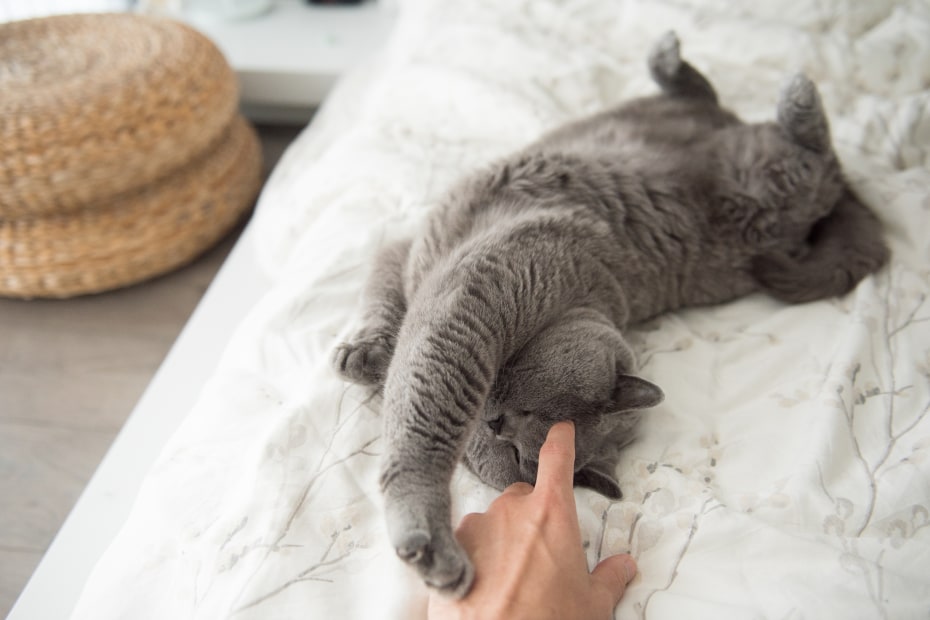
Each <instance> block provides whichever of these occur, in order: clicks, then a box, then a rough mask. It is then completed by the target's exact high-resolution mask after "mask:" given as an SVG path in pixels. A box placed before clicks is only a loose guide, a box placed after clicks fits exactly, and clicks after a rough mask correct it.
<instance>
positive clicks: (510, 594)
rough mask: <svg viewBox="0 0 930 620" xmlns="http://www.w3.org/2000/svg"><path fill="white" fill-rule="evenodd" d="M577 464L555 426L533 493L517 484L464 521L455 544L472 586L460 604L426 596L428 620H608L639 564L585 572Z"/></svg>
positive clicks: (564, 431)
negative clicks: (465, 558) (471, 572)
mask: <svg viewBox="0 0 930 620" xmlns="http://www.w3.org/2000/svg"><path fill="white" fill-rule="evenodd" d="M574 463H575V427H574V425H573V424H571V423H570V422H559V423H558V424H555V425H554V426H553V427H552V428H551V429H550V430H549V435H548V437H547V438H546V443H544V444H543V446H542V448H541V449H540V451H539V472H538V474H537V476H536V487H535V488H534V487H533V486H532V485H529V484H527V483H525V482H518V483H516V484H513V485H511V486H509V487H507V488H506V489H505V490H504V491H503V493H501V495H500V497H498V498H497V499H496V500H494V502H492V503H491V505H490V506H489V507H488V511H487V512H485V513H481V514H477V513H473V514H468V515H465V518H463V519H462V523H461V524H460V525H459V527H458V530H457V531H456V538H458V541H459V543H461V545H462V547H464V548H465V550H466V551H467V552H468V555H469V557H470V558H471V560H472V562H473V563H474V565H475V581H474V585H473V586H472V589H471V591H470V592H469V593H468V595H467V596H465V598H463V599H459V600H451V599H448V598H445V597H443V596H442V595H439V594H436V593H432V594H430V600H429V614H428V615H429V618H430V619H431V620H447V619H471V618H475V619H481V620H495V619H504V618H506V619H507V620H520V619H528V618H532V619H533V620H549V619H552V620H562V619H565V618H572V619H578V620H586V619H588V618H596V619H599V620H602V619H607V618H611V617H612V616H613V610H614V608H615V607H616V606H617V603H618V602H619V601H620V597H621V596H623V592H624V590H625V589H626V585H627V583H629V582H630V580H631V579H632V578H633V576H634V575H635V574H636V563H635V562H634V561H633V558H631V557H630V556H629V555H614V556H611V557H609V558H607V559H605V560H603V561H602V562H601V563H600V564H598V565H597V566H596V567H595V569H594V571H593V572H590V573H589V572H588V566H587V562H586V560H585V555H584V551H583V550H582V547H581V529H580V528H579V526H578V513H577V512H576V509H575V495H574V493H573V491H572V478H573V476H574Z"/></svg>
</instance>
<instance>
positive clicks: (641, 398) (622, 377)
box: [611, 374, 665, 411]
mask: <svg viewBox="0 0 930 620" xmlns="http://www.w3.org/2000/svg"><path fill="white" fill-rule="evenodd" d="M663 400H665V394H664V393H663V392H662V390H661V389H659V386H657V385H656V384H654V383H650V382H649V381H646V380H645V379H640V378H639V377H634V376H633V375H626V374H618V375H617V382H616V383H615V384H614V391H613V394H611V406H612V407H613V408H614V410H615V411H632V410H635V409H648V408H649V407H655V406H656V405H658V404H659V403H661V402H662V401H663Z"/></svg>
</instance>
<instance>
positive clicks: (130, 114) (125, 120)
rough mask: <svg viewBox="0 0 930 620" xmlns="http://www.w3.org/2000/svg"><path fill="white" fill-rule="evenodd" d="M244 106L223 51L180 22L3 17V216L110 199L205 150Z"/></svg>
mask: <svg viewBox="0 0 930 620" xmlns="http://www.w3.org/2000/svg"><path fill="white" fill-rule="evenodd" d="M236 104H237V96H236V81H235V76H234V75H233V73H232V70H231V69H230V67H229V65H228V64H227V63H226V61H225V60H224V58H223V56H222V54H221V53H220V52H219V51H218V50H217V49H216V47H215V46H214V45H213V44H212V43H211V42H210V41H209V40H208V39H206V38H205V37H204V36H202V35H200V34H198V33H197V32H195V31H194V30H192V29H190V28H188V27H186V26H184V25H182V24H180V23H178V22H174V21H170V20H166V19H155V18H151V17H143V16H140V15H133V14H104V15H66V16H56V17H49V18H41V19H32V20H25V21H20V22H10V23H7V24H0V217H18V216H22V215H36V214H43V213H56V214H61V213H66V212H68V211H76V210H78V209H87V208H89V205H95V204H107V199H109V198H111V197H113V196H116V195H118V194H120V193H122V192H124V191H126V190H128V189H131V188H134V187H138V186H139V185H141V184H143V183H148V182H150V181H154V180H156V179H159V178H161V177H163V176H164V175H165V174H166V173H167V172H168V171H170V170H173V169H174V168H176V167H177V165H178V162H183V161H186V160H188V159H190V158H191V157H192V156H194V155H195V154H198V153H201V152H202V151H203V150H204V148H205V147H206V146H207V145H208V144H210V143H212V142H214V141H215V140H216V138H217V136H218V135H219V134H220V132H222V131H223V130H224V129H225V128H226V127H227V126H228V125H229V122H230V121H231V119H232V117H233V116H234V114H235V113H236Z"/></svg>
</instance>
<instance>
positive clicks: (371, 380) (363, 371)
mask: <svg viewBox="0 0 930 620" xmlns="http://www.w3.org/2000/svg"><path fill="white" fill-rule="evenodd" d="M409 251H410V240H404V241H401V242H397V243H393V244H390V245H387V246H385V247H384V248H383V249H382V250H381V251H380V252H378V254H377V256H376V257H375V262H374V267H373V269H372V271H371V274H370V275H369V277H368V281H367V283H366V285H365V290H364V292H363V294H362V311H361V324H360V326H359V327H358V329H356V331H355V332H354V333H353V334H352V335H351V336H350V337H349V338H348V340H346V341H345V342H343V343H341V344H339V345H338V346H337V347H336V349H335V351H334V352H333V360H332V361H333V367H334V368H335V369H336V371H337V372H338V373H339V374H340V375H342V377H343V378H345V379H347V380H349V381H352V382H353V383H359V384H362V385H370V386H376V387H381V386H382V385H384V378H385V375H386V373H387V368H388V365H389V364H390V363H391V357H393V355H394V346H395V344H396V342H397V332H398V331H399V330H400V325H401V323H402V322H403V320H404V315H405V314H406V312H407V301H406V298H405V296H404V283H403V273H404V267H405V265H406V262H407V256H408V254H409Z"/></svg>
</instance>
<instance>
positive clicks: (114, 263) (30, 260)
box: [0, 118, 261, 298]
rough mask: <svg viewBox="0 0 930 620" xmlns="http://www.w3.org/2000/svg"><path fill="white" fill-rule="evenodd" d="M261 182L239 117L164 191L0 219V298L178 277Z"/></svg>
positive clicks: (162, 186)
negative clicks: (181, 268) (81, 207)
mask: <svg viewBox="0 0 930 620" xmlns="http://www.w3.org/2000/svg"><path fill="white" fill-rule="evenodd" d="M260 183H261V147H260V145H259V142H258V138H257V137H256V135H255V132H254V131H253V130H252V128H251V127H250V126H249V125H248V124H247V123H246V122H245V121H244V120H243V119H241V118H236V119H234V121H233V122H232V123H231V124H230V127H229V130H228V131H227V132H226V133H224V134H223V135H221V136H220V138H219V140H218V142H217V144H216V145H215V146H211V147H210V148H208V149H207V150H206V152H204V153H203V154H201V156H200V157H198V158H196V159H194V160H193V161H191V162H190V163H188V164H187V165H186V166H184V167H183V168H182V169H181V170H180V171H178V173H176V174H173V175H171V176H170V177H168V178H166V179H165V180H163V181H162V182H160V183H154V184H148V185H145V186H143V187H142V188H141V189H139V190H137V191H135V192H131V193H128V194H125V195H122V196H120V197H119V198H118V199H116V200H113V201H111V202H109V203H97V204H95V205H94V206H93V208H89V209H85V210H82V211H78V212H75V213H68V214H64V215H56V216H46V217H39V218H23V219H18V220H0V294H3V295H8V296H14V297H26V298H29V297H70V296H73V295H78V294H84V293H94V292H99V291H105V290H109V289H112V288H116V287H120V286H125V285H128V284H133V283H136V282H140V281H142V280H146V279H148V278H151V277H153V276H155V275H158V274H161V273H164V272H166V271H169V270H171V269H174V268H176V267H178V266H180V265H183V264H185V263H187V262H189V261H190V260H192V259H193V258H195V257H196V256H197V255H198V254H200V253H201V252H203V250H204V249H206V248H208V247H210V246H211V245H213V244H214V243H215V242H216V241H218V240H219V239H220V238H221V237H222V236H223V235H224V234H225V233H227V232H228V231H229V230H230V229H231V228H232V227H233V226H234V225H235V224H236V222H237V221H238V220H239V219H240V217H241V216H242V214H243V212H244V211H245V209H247V208H248V207H249V206H251V204H252V201H253V199H254V197H255V194H256V193H257V191H258V188H259V185H260Z"/></svg>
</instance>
